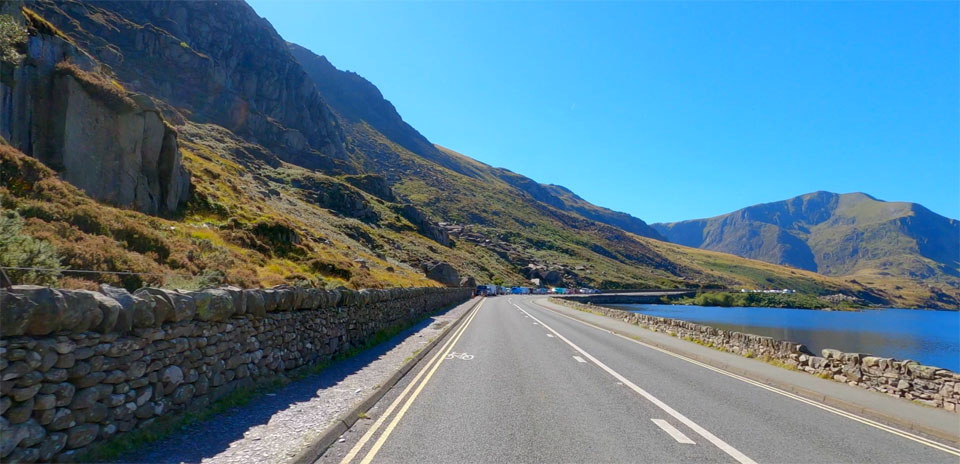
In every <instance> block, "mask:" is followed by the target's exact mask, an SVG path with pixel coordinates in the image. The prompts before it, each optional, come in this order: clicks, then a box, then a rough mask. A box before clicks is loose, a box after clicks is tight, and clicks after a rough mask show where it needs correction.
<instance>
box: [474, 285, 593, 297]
mask: <svg viewBox="0 0 960 464" xmlns="http://www.w3.org/2000/svg"><path fill="white" fill-rule="evenodd" d="M576 293H597V290H595V289H592V288H565V287H507V286H503V285H495V284H485V285H477V288H476V290H475V291H474V292H473V294H474V295H479V296H497V295H569V294H576Z"/></svg>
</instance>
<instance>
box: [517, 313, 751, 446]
mask: <svg viewBox="0 0 960 464" xmlns="http://www.w3.org/2000/svg"><path fill="white" fill-rule="evenodd" d="M514 306H517V305H514ZM517 308H519V309H520V310H521V311H523V312H524V314H526V315H528V316H530V317H531V318H533V320H535V321H538V322H540V325H542V326H543V327H545V328H546V329H547V330H549V331H551V332H553V334H554V335H556V336H557V338H559V339H560V340H563V341H564V342H566V343H567V344H568V345H570V346H571V347H572V348H573V349H575V350H577V351H579V352H580V354H582V355H583V356H584V357H585V358H587V359H589V360H590V361H592V362H593V363H594V364H596V365H597V366H599V367H600V368H601V369H603V370H605V371H607V373H608V374H610V375H612V376H613V377H614V378H615V379H617V380H619V381H621V382H623V384H624V385H626V386H628V387H630V389H631V390H633V391H635V392H637V394H639V395H640V396H642V397H644V398H646V399H647V401H650V402H651V403H653V404H654V405H656V406H657V407H658V408H660V409H662V410H663V412H665V413H667V414H669V415H670V416H672V417H673V418H674V419H676V420H678V421H680V423H682V424H683V425H686V426H687V427H689V428H690V430H693V431H694V432H697V434H698V435H700V436H701V437H703V438H704V439H706V440H707V441H709V442H710V443H713V445H714V446H716V447H717V448H720V450H721V451H723V452H724V453H727V454H728V455H730V457H732V458H733V459H736V460H737V462H739V463H740V464H756V461H754V460H753V459H750V458H749V457H747V455H745V454H743V453H741V452H740V451H738V450H737V449H736V448H734V447H733V446H730V444H728V443H727V442H725V441H723V440H721V439H720V438H718V437H717V436H716V435H714V434H712V433H710V432H709V431H708V430H707V429H705V428H703V427H701V426H699V425H698V424H697V423H696V422H694V421H692V420H690V419H688V418H687V416H684V415H683V414H680V413H679V412H678V411H677V410H676V409H673V408H671V407H670V406H669V405H668V404H667V403H664V402H663V401H660V400H659V399H657V397H655V396H653V395H651V394H650V393H648V392H647V391H646V390H644V389H642V388H640V387H639V386H637V384H635V383H633V382H631V381H630V379H628V378H626V377H624V376H622V375H620V373H618V372H617V371H615V370H613V369H611V368H610V367H609V366H607V365H606V364H604V363H602V362H600V360H599V359H597V358H595V357H593V356H592V355H590V353H587V352H586V351H584V350H583V348H580V347H579V346H577V345H576V344H574V343H573V342H571V341H570V340H567V338H566V337H564V336H563V335H560V332H557V331H556V330H553V328H552V327H550V326H548V325H546V324H544V323H543V321H541V320H539V319H537V318H536V317H534V316H532V315H531V314H530V313H528V312H527V311H526V310H524V309H523V308H520V307H519V306H517Z"/></svg>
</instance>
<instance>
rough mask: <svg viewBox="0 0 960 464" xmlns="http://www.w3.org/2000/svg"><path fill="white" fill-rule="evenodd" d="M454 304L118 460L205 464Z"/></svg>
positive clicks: (358, 368) (347, 374)
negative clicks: (385, 337)
mask: <svg viewBox="0 0 960 464" xmlns="http://www.w3.org/2000/svg"><path fill="white" fill-rule="evenodd" d="M454 307H455V306H452V307H449V308H446V309H443V310H441V311H439V312H437V313H436V314H434V315H432V316H430V317H428V318H426V319H424V320H422V321H420V322H418V323H417V324H416V325H414V326H411V327H410V328H407V329H406V330H404V331H402V332H400V333H399V334H397V335H396V336H394V337H392V338H390V339H389V340H387V341H386V342H383V343H381V344H379V345H377V346H375V347H373V348H370V349H368V350H366V351H363V352H361V353H360V354H358V355H356V356H353V357H351V358H349V359H344V360H341V361H337V362H334V363H333V364H331V365H330V366H329V367H327V368H326V369H324V370H323V371H321V372H320V373H318V374H314V375H311V376H309V377H305V378H303V379H301V380H297V381H295V382H292V383H290V384H288V385H285V386H283V387H281V388H279V389H277V390H275V391H273V392H271V394H270V395H261V396H258V397H256V398H254V399H252V400H251V401H250V402H249V403H247V404H245V405H243V406H240V407H236V408H231V409H229V410H227V411H225V412H223V413H221V414H217V415H214V416H212V417H210V418H208V419H207V420H205V421H202V422H198V423H195V424H191V425H189V426H187V427H184V428H183V429H181V430H180V431H178V432H177V433H175V434H174V435H171V436H169V437H167V438H164V439H162V440H159V441H156V442H153V443H151V444H149V445H146V446H144V447H143V448H141V449H139V450H137V451H135V452H134V453H131V454H127V455H124V456H120V457H119V458H117V459H116V460H115V461H114V462H124V463H127V462H138V463H139V462H144V463H147V462H149V463H180V462H200V461H202V460H204V459H209V458H212V457H214V456H216V455H218V454H220V453H222V452H223V451H225V450H227V449H229V448H230V444H231V443H233V442H235V441H237V440H240V439H242V438H244V434H245V433H246V432H247V431H248V430H250V429H251V428H253V427H256V426H258V425H262V424H266V423H267V422H269V421H270V418H271V417H273V416H274V414H276V413H278V412H280V411H285V410H287V409H290V408H292V407H296V405H297V404H298V403H302V402H305V401H309V400H310V399H312V398H313V397H315V396H317V394H318V392H319V391H321V390H325V389H327V388H330V387H333V386H335V385H337V384H338V383H339V382H340V381H342V380H343V379H345V378H347V377H348V376H350V375H351V374H354V373H356V372H357V371H359V370H361V369H363V368H364V367H365V366H367V365H368V364H370V363H371V362H373V361H375V360H377V359H378V358H379V357H380V356H382V355H384V354H385V353H387V352H389V351H390V350H392V349H393V348H394V347H396V346H397V345H399V344H400V343H401V342H403V341H404V340H405V339H406V338H407V337H409V336H410V335H413V334H414V333H416V332H418V331H420V330H422V329H424V328H426V327H428V326H430V324H433V323H434V322H437V319H438V317H439V316H442V315H443V314H445V313H447V312H448V311H450V310H451V309H453V308H454ZM357 399H359V397H358V398H357ZM318 413H322V411H318ZM265 438H266V437H265ZM270 439H274V440H280V441H289V440H301V437H299V436H291V437H270ZM250 457H251V458H253V459H256V458H257V457H256V456H250Z"/></svg>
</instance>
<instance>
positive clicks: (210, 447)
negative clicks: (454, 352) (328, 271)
mask: <svg viewBox="0 0 960 464" xmlns="http://www.w3.org/2000/svg"><path fill="white" fill-rule="evenodd" d="M471 303H472V301H471V302H466V303H463V304H461V305H459V306H456V307H454V308H452V309H449V310H447V311H445V312H441V313H438V314H436V315H434V316H432V317H430V318H428V319H426V320H424V321H422V322H420V323H419V324H417V325H416V326H414V327H412V328H410V329H407V330H405V331H403V332H402V333H400V334H398V335H397V336H395V337H393V338H392V339H390V340H389V341H387V342H385V343H383V344H381V345H378V346H376V347H374V348H371V349H369V350H367V351H364V352H363V353H361V354H359V355H357V356H354V357H352V358H350V359H346V360H343V361H340V362H337V363H335V364H333V365H331V366H330V367H328V368H327V369H324V370H323V371H322V372H320V373H319V374H316V375H312V376H310V377H307V378H304V379H302V380H299V381H296V382H293V383H291V384H289V385H286V386H284V387H282V388H280V389H278V390H276V391H274V392H272V393H268V394H266V395H264V396H262V397H260V398H256V399H254V400H252V401H250V402H249V403H247V404H246V405H244V406H242V407H239V408H233V409H231V410H229V411H227V412H225V413H223V414H219V415H216V416H214V417H211V418H210V419H208V420H206V421H203V422H201V423H197V424H193V425H190V426H188V427H185V428H183V429H182V430H181V431H179V432H178V433H177V434H175V435H172V436H170V437H167V438H166V439H163V440H160V441H158V442H155V443H152V444H150V445H147V446H146V447H144V448H142V449H140V450H138V451H137V452H135V453H133V454H131V455H126V456H122V457H120V458H119V459H117V462H149V463H178V462H204V463H244V464H247V463H253V462H271V463H281V462H288V461H290V460H291V459H292V458H293V457H294V456H296V455H297V453H298V452H299V451H300V450H302V449H303V448H305V447H307V446H308V445H309V443H310V442H311V441H313V440H314V439H316V438H317V437H319V436H320V435H321V434H322V433H323V431H324V430H326V428H327V427H328V426H329V425H331V424H332V423H333V422H334V421H335V420H336V419H337V418H338V417H340V415H341V414H343V413H344V412H346V411H347V410H349V409H350V408H351V407H352V406H353V405H355V404H357V403H359V402H360V401H362V400H363V399H364V398H365V397H366V396H367V395H369V394H370V393H371V392H372V391H373V390H374V389H375V388H377V386H379V385H380V384H382V383H384V382H386V381H387V379H389V378H390V376H391V375H393V373H394V372H396V370H397V369H399V368H400V367H401V366H402V365H403V363H404V362H405V360H406V359H407V358H408V357H409V356H412V355H413V353H414V352H415V351H417V350H419V349H421V348H422V347H423V346H424V345H426V344H427V343H429V342H430V340H431V339H433V338H435V337H437V336H439V335H440V333H441V332H442V330H443V329H444V328H445V327H446V326H447V325H448V324H450V323H451V322H453V321H454V320H456V318H457V317H459V316H460V315H461V314H463V313H464V312H465V311H466V310H467V309H469V307H470V304H471Z"/></svg>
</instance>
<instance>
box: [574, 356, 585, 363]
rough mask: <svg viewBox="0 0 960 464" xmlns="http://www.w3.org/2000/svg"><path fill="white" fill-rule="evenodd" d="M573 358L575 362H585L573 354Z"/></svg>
mask: <svg viewBox="0 0 960 464" xmlns="http://www.w3.org/2000/svg"><path fill="white" fill-rule="evenodd" d="M573 359H576V360H577V362H582V363H585V362H586V361H584V360H583V358H581V357H580V356H574V357H573Z"/></svg>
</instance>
